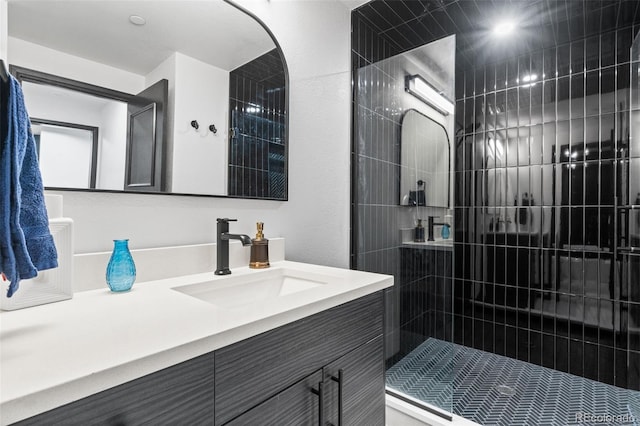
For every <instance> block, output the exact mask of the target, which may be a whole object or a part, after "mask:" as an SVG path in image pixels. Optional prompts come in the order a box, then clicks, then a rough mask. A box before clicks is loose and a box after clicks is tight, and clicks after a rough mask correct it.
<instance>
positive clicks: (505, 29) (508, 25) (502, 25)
mask: <svg viewBox="0 0 640 426" xmlns="http://www.w3.org/2000/svg"><path fill="white" fill-rule="evenodd" d="M515 29H516V24H515V23H514V22H513V21H502V22H499V23H498V24H497V25H496V26H495V27H493V34H495V35H497V36H499V37H504V36H506V35H509V34H511V33H512V32H513V30H515Z"/></svg>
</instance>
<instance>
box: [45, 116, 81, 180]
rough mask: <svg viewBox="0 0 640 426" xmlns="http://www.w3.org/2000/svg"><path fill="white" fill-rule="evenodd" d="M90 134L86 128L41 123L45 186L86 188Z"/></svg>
mask: <svg viewBox="0 0 640 426" xmlns="http://www.w3.org/2000/svg"><path fill="white" fill-rule="evenodd" d="M92 145H93V135H92V134H91V132H90V131H88V130H82V129H69V128H65V127H57V126H43V128H42V131H41V133H40V157H39V161H40V170H41V172H42V180H43V182H47V185H50V186H58V187H63V188H65V187H72V188H89V183H90V174H91V171H90V169H91V147H92Z"/></svg>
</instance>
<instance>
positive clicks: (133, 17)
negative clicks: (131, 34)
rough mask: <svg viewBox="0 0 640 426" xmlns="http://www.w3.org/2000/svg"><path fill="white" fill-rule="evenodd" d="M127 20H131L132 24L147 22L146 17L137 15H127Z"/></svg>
mask: <svg viewBox="0 0 640 426" xmlns="http://www.w3.org/2000/svg"><path fill="white" fill-rule="evenodd" d="M129 22H131V23H132V24H133V25H144V24H146V23H147V21H146V19H144V18H143V17H142V16H138V15H131V16H129Z"/></svg>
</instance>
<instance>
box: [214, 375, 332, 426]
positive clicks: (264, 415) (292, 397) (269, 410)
mask: <svg viewBox="0 0 640 426" xmlns="http://www.w3.org/2000/svg"><path fill="white" fill-rule="evenodd" d="M321 381H322V371H321V370H319V371H316V372H315V373H313V374H310V375H309V376H307V377H305V378H304V379H302V380H301V381H299V382H298V383H295V384H293V385H292V386H290V387H288V388H287V389H285V390H283V391H282V392H280V393H278V394H276V395H275V396H273V397H271V398H269V399H267V400H266V401H264V402H263V403H262V404H260V405H258V406H257V407H255V408H253V409H251V410H249V411H247V412H246V413H244V414H241V415H240V416H239V417H236V418H235V419H233V420H232V421H230V422H229V423H226V424H227V425H229V426H255V425H262V426H305V425H308V426H311V425H313V426H316V425H318V418H319V415H320V412H319V409H320V404H319V397H318V395H317V394H316V392H317V390H318V383H320V382H321Z"/></svg>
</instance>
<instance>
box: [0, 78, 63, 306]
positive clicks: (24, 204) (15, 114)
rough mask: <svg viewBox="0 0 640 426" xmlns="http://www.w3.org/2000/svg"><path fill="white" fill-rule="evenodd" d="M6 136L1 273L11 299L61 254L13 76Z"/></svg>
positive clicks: (1, 172) (0, 166)
mask: <svg viewBox="0 0 640 426" xmlns="http://www.w3.org/2000/svg"><path fill="white" fill-rule="evenodd" d="M8 84H9V96H8V105H7V108H6V111H7V112H6V117H1V118H2V122H3V124H4V123H6V127H7V130H6V137H5V138H4V140H3V141H2V151H1V153H2V156H1V157H0V201H2V206H1V212H2V217H1V218H0V272H2V273H4V275H5V276H6V277H7V279H8V280H9V281H11V284H10V286H9V290H8V292H7V297H11V296H12V295H13V294H14V293H15V292H16V290H18V287H19V285H20V280H22V279H29V278H34V277H35V276H37V275H38V271H39V270H45V269H51V268H55V267H57V266H58V254H57V251H56V246H55V243H54V241H53V237H52V235H51V232H50V231H49V218H48V216H47V208H46V206H45V204H44V193H43V189H44V188H43V186H42V176H41V175H40V168H39V166H38V157H37V153H36V145H35V140H34V138H33V134H32V133H31V128H30V127H31V123H30V121H29V115H28V114H27V109H26V107H25V105H24V97H23V95H22V88H21V87H20V83H18V81H17V80H16V79H15V78H13V77H12V76H9V83H8Z"/></svg>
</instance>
